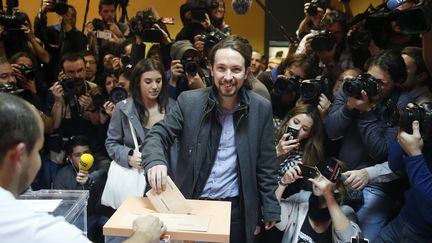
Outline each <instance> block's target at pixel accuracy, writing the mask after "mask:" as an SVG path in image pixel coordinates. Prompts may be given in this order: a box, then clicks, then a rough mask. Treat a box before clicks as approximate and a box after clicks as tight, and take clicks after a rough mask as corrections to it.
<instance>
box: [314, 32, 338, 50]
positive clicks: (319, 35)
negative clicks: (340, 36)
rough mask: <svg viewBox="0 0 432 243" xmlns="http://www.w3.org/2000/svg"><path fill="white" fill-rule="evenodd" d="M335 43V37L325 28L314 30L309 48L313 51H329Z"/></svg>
mask: <svg viewBox="0 0 432 243" xmlns="http://www.w3.org/2000/svg"><path fill="white" fill-rule="evenodd" d="M334 44H336V37H335V36H334V35H333V34H332V33H330V32H328V31H325V30H321V31H318V32H315V34H314V36H313V39H312V42H311V48H312V50H313V51H314V52H322V51H330V50H331V49H332V47H333V46H334Z"/></svg>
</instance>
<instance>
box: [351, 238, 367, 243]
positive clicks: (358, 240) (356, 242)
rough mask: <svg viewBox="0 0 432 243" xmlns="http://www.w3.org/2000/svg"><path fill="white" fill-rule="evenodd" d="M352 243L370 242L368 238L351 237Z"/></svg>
mask: <svg viewBox="0 0 432 243" xmlns="http://www.w3.org/2000/svg"><path fill="white" fill-rule="evenodd" d="M351 243H369V240H368V239H363V238H357V237H351Z"/></svg>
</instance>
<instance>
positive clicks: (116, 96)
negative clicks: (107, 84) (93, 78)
mask: <svg viewBox="0 0 432 243" xmlns="http://www.w3.org/2000/svg"><path fill="white" fill-rule="evenodd" d="M127 97H128V92H127V91H126V89H124V88H122V87H115V88H113V89H112V90H111V92H110V93H109V95H108V99H106V98H105V97H104V96H103V95H101V94H96V95H93V96H92V100H93V104H94V106H95V107H97V108H103V105H104V104H105V102H107V101H111V102H112V103H113V104H114V105H115V104H117V103H118V102H120V101H122V100H124V99H126V98H127Z"/></svg>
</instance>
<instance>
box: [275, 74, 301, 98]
mask: <svg viewBox="0 0 432 243" xmlns="http://www.w3.org/2000/svg"><path fill="white" fill-rule="evenodd" d="M300 82H301V78H300V77H299V76H297V75H293V76H291V77H289V78H285V77H278V78H277V79H276V81H275V83H274V86H273V94H275V95H276V96H283V95H284V94H287V93H290V92H296V93H297V92H298V91H299V88H300Z"/></svg>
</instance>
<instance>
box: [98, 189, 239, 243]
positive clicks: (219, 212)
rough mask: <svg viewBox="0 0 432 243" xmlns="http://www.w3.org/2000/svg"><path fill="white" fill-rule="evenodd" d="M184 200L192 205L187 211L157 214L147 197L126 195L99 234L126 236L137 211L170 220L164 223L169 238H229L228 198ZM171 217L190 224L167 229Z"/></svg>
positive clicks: (206, 239)
mask: <svg viewBox="0 0 432 243" xmlns="http://www.w3.org/2000/svg"><path fill="white" fill-rule="evenodd" d="M187 202H188V203H189V205H190V206H191V207H192V212H191V214H189V215H179V214H172V215H170V214H158V213H157V212H156V210H155V209H154V207H153V206H152V205H151V203H150V201H149V200H148V198H145V197H134V196H131V197H128V198H127V199H126V200H125V201H124V202H123V204H122V205H121V206H120V207H119V208H118V209H117V211H116V212H115V213H114V214H113V216H112V217H111V218H110V219H109V220H108V222H107V223H106V224H105V225H104V227H103V234H104V235H105V236H126V237H129V236H131V235H132V233H133V229H132V222H133V219H134V218H136V217H137V216H140V215H147V214H152V215H155V216H160V218H161V220H162V221H173V222H167V223H166V225H167V234H168V235H170V237H171V239H175V240H188V241H208V242H229V235H230V218H231V202H225V201H204V200H187ZM164 219H165V220H164ZM171 219H172V220H171ZM174 221H176V222H178V221H183V222H184V224H183V223H179V224H181V225H187V224H189V223H191V224H193V225H189V227H190V228H191V229H188V230H179V229H173V228H176V227H172V228H171V229H170V225H174V224H175V223H176V222H174ZM186 228H187V227H186ZM192 228H194V229H192Z"/></svg>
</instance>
